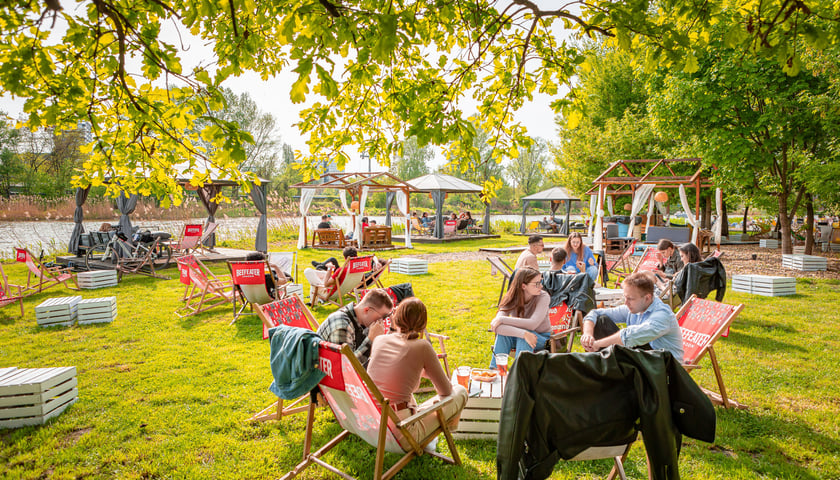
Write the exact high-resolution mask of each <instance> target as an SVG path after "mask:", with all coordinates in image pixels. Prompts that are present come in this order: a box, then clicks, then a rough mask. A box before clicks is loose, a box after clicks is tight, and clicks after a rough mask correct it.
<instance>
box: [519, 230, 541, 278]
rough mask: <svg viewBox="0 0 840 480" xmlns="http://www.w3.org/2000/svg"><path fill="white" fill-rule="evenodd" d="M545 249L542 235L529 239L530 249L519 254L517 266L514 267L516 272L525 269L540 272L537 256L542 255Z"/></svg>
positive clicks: (532, 236)
mask: <svg viewBox="0 0 840 480" xmlns="http://www.w3.org/2000/svg"><path fill="white" fill-rule="evenodd" d="M543 248H545V244H544V243H543V238H542V237H541V236H540V235H531V236H530V237H528V248H526V249H525V250H523V251H522V253H520V254H519V257H518V258H517V259H516V264H515V265H514V266H513V269H514V271H515V270H519V269H520V268H523V267H529V268H533V269H535V270H539V269H540V264H539V262H538V261H537V255H539V254H540V253H542V251H543Z"/></svg>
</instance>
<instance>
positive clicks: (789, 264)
mask: <svg viewBox="0 0 840 480" xmlns="http://www.w3.org/2000/svg"><path fill="white" fill-rule="evenodd" d="M782 268H790V269H792V270H802V271H808V272H817V271H824V270H827V269H828V259H826V258H825V257H820V256H816V255H782Z"/></svg>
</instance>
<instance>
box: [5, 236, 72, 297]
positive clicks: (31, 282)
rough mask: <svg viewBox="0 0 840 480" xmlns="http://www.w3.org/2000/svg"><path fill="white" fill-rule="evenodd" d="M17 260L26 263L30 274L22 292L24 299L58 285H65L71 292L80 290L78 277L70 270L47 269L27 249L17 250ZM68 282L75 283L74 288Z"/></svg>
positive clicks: (66, 268)
mask: <svg viewBox="0 0 840 480" xmlns="http://www.w3.org/2000/svg"><path fill="white" fill-rule="evenodd" d="M42 255H43V253H42ZM15 260H17V261H18V262H22V263H25V264H26V268H28V269H29V274H28V275H27V276H26V286H25V287H23V289H22V291H21V294H22V295H23V296H24V297H28V296H29V295H32V294H33V293H40V292H42V291H44V290H45V289H47V288H50V287H54V286H56V285H64V286H65V287H67V288H69V289H70V290H78V289H79V284H78V283H76V275H74V274H73V273H72V271H71V270H70V268H68V267H58V266H57V267H47V266H45V265H44V263H43V262H42V261H41V258H38V259H36V258H35V256H34V255H32V252H30V251H29V249H27V248H16V249H15ZM68 281H72V282H73V286H72V287H71V286H70V285H68V284H67V282H68Z"/></svg>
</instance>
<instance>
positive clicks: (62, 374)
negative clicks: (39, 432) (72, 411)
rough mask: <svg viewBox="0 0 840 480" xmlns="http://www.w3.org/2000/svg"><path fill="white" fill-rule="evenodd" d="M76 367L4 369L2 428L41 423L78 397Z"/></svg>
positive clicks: (0, 408)
mask: <svg viewBox="0 0 840 480" xmlns="http://www.w3.org/2000/svg"><path fill="white" fill-rule="evenodd" d="M77 383H78V382H77V380H76V367H56V368H15V367H9V368H0V428H18V427H23V426H27V425H41V424H43V423H45V422H46V421H47V420H49V419H50V418H53V417H55V416H57V415H58V414H60V413H61V412H63V411H64V410H65V409H66V408H67V407H69V406H70V405H71V404H73V403H74V402H75V401H76V399H77V398H78V395H79V391H78V390H77V389H76V385H77Z"/></svg>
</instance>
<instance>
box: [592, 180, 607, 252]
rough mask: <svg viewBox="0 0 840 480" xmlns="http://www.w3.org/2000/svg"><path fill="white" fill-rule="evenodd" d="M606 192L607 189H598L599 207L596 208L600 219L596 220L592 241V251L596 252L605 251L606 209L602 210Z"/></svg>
mask: <svg viewBox="0 0 840 480" xmlns="http://www.w3.org/2000/svg"><path fill="white" fill-rule="evenodd" d="M605 190H606V188H604V187H598V206H597V207H595V208H597V209H598V217H597V219H596V220H595V232H594V237H593V239H592V250H594V251H599V250H603V249H604V228H603V223H604V209H603V208H601V205H603V203H604V193H605Z"/></svg>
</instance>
